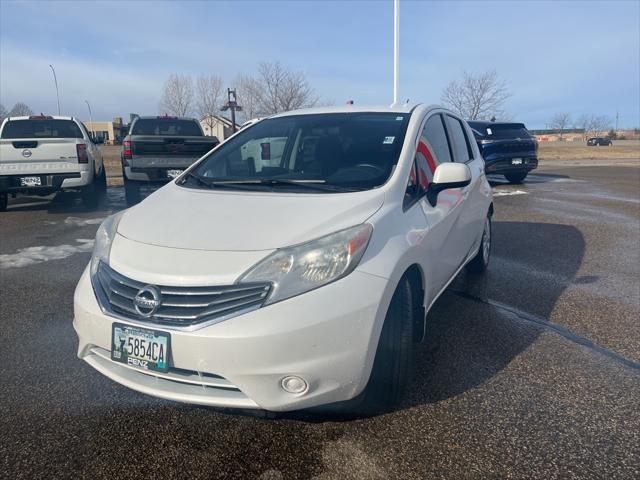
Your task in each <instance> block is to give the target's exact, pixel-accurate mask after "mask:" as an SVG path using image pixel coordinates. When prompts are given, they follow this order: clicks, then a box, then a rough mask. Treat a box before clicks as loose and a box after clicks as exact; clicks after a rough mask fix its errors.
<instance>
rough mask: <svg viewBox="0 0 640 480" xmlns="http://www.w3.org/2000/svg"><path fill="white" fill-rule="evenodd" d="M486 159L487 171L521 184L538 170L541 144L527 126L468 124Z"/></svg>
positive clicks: (518, 124) (472, 121)
mask: <svg viewBox="0 0 640 480" xmlns="http://www.w3.org/2000/svg"><path fill="white" fill-rule="evenodd" d="M467 123H468V124H469V126H470V127H471V130H473V134H474V136H475V137H476V142H477V143H478V147H479V148H480V152H482V156H483V157H484V164H485V167H484V168H485V172H486V173H499V174H502V175H504V176H505V178H506V179H507V180H509V182H511V183H521V182H522V181H523V180H524V179H525V177H526V176H527V174H528V173H529V172H530V171H531V170H533V169H534V168H537V167H538V141H537V140H536V138H535V137H534V136H533V135H531V134H530V133H529V131H528V130H527V127H525V126H524V124H523V123H507V122H481V121H474V120H471V121H468V122H467Z"/></svg>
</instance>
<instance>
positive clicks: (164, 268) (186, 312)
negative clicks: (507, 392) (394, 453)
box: [74, 105, 493, 411]
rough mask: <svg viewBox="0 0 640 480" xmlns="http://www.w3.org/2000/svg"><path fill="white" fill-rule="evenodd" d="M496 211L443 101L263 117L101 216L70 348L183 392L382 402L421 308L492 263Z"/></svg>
mask: <svg viewBox="0 0 640 480" xmlns="http://www.w3.org/2000/svg"><path fill="white" fill-rule="evenodd" d="M492 212H493V206H492V197H491V188H490V186H489V183H488V182H487V179H486V177H485V175H484V164H483V160H482V157H481V155H480V152H479V151H478V148H477V146H476V143H475V142H474V140H473V134H472V132H471V131H470V129H469V127H468V126H467V124H466V123H465V122H464V121H463V120H461V119H460V118H459V117H458V116H456V115H455V114H454V113H452V112H450V111H447V110H444V109H442V108H440V107H437V106H426V105H416V106H407V105H403V106H393V107H380V108H377V107H376V108H365V107H353V106H347V107H339V108H319V109H310V110H303V111H295V112H288V113H284V114H281V115H276V116H273V117H270V118H266V119H262V120H260V121H258V122H256V123H254V124H252V125H250V126H249V127H247V128H246V129H244V130H242V131H240V132H239V133H237V134H236V135H235V136H233V137H232V138H230V139H229V140H228V141H226V142H224V143H222V144H221V145H219V146H218V147H216V148H215V149H214V150H212V151H211V152H210V153H209V154H207V155H206V156H205V157H203V158H202V159H201V160H199V161H198V162H197V163H196V164H194V165H193V167H192V168H190V169H189V170H188V171H187V172H185V173H184V174H183V175H182V176H181V177H179V178H178V179H177V180H176V181H174V182H172V183H170V184H168V185H166V186H165V187H163V188H162V189H160V190H158V191H157V192H155V193H154V194H152V195H151V196H150V197H148V198H147V199H146V200H145V201H143V202H142V203H141V204H139V205H137V206H135V207H133V208H131V209H129V210H126V211H123V212H120V213H118V214H116V215H113V216H111V217H109V218H108V219H106V220H105V221H104V223H103V224H102V225H101V226H100V229H99V230H98V233H97V236H96V243H95V247H94V252H93V256H92V259H91V264H90V265H89V266H87V269H86V270H85V272H84V274H83V275H82V278H81V279H80V282H79V284H78V286H77V289H76V292H75V320H74V327H75V329H76V331H77V333H78V336H79V340H80V345H79V350H78V356H79V357H80V358H82V359H84V360H85V361H86V362H87V363H89V364H90V365H91V366H93V367H94V368H95V369H97V370H98V371H100V372H101V373H103V374H104V375H106V376H107V377H109V378H111V379H113V380H115V381H116V382H119V383H121V384H123V385H126V386H127V387H130V388H132V389H134V390H138V391H140V392H143V393H147V394H150V395H155V396H157V397H162V398H166V399H171V400H177V401H182V402H188V403H194V404H201V405H213V406H219V407H235V408H255V409H264V410H270V411H287V410H295V409H301V408H307V407H313V406H318V405H324V404H332V403H336V402H340V403H341V402H342V401H345V400H349V399H354V401H353V403H358V404H360V405H362V406H363V408H365V409H367V410H369V408H370V407H372V406H375V408H376V409H377V410H380V409H386V408H389V407H390V406H392V405H394V404H395V403H396V402H397V401H398V400H399V399H400V398H401V395H402V392H403V389H404V387H405V386H406V384H407V382H408V380H409V379H410V372H411V367H412V349H413V344H414V343H415V342H419V341H420V340H421V339H422V337H423V336H424V332H425V316H426V312H428V310H429V308H430V307H431V305H432V304H433V303H434V301H435V300H436V299H437V298H438V296H439V295H440V294H441V293H442V291H443V290H444V289H445V288H446V287H447V285H448V284H449V283H450V282H451V280H452V279H453V278H454V277H455V276H456V274H457V273H458V272H459V271H460V270H461V269H462V268H463V267H464V266H465V265H467V266H468V267H470V268H472V269H475V270H476V271H482V270H484V269H485V268H486V267H487V264H488V261H489V254H490V249H491V215H492ZM361 401H362V402H361ZM347 403H348V404H351V403H352V402H347Z"/></svg>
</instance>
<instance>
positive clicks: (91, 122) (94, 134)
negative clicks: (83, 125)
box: [84, 100, 96, 138]
mask: <svg viewBox="0 0 640 480" xmlns="http://www.w3.org/2000/svg"><path fill="white" fill-rule="evenodd" d="M84 103H86V104H87V107H89V128H91V137H92V138H95V136H96V132H94V131H93V116H92V115H91V105H89V100H85V101H84Z"/></svg>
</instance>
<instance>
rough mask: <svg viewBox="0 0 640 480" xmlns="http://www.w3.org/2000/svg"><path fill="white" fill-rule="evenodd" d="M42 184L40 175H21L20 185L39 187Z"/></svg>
mask: <svg viewBox="0 0 640 480" xmlns="http://www.w3.org/2000/svg"><path fill="white" fill-rule="evenodd" d="M41 185H42V179H41V178H40V177H21V178H20V186H21V187H39V186H41Z"/></svg>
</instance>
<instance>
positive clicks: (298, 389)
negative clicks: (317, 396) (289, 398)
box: [280, 375, 309, 395]
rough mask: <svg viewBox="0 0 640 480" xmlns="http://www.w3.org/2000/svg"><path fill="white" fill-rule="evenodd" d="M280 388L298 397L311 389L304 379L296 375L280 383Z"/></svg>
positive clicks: (285, 378)
mask: <svg viewBox="0 0 640 480" xmlns="http://www.w3.org/2000/svg"><path fill="white" fill-rule="evenodd" d="M280 386H282V389H283V390H284V391H285V392H287V393H293V394H296V395H300V394H301V393H304V392H306V391H307V389H308V388H309V385H307V382H306V381H305V379H304V378H300V377H296V376H295V375H291V376H288V377H284V378H283V379H282V381H281V382H280Z"/></svg>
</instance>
